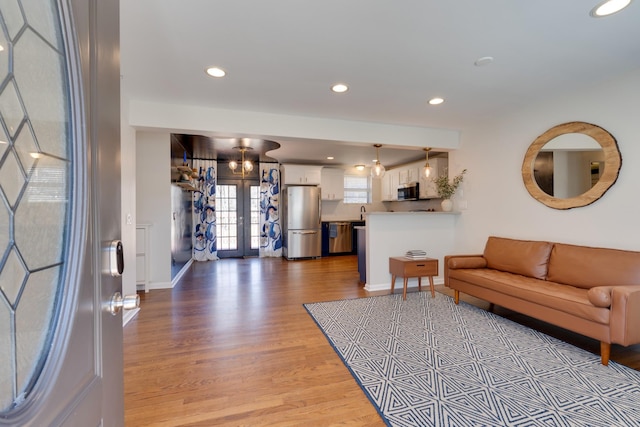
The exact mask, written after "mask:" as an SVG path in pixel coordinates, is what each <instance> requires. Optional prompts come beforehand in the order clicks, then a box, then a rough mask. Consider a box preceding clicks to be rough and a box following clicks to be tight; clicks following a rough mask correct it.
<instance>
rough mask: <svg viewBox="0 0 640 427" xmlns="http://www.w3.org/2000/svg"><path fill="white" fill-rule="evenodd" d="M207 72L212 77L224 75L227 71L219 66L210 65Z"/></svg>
mask: <svg viewBox="0 0 640 427" xmlns="http://www.w3.org/2000/svg"><path fill="white" fill-rule="evenodd" d="M207 74H208V75H210V76H211V77H224V76H225V75H226V74H227V73H226V72H225V71H224V70H223V69H222V68H218V67H209V68H207Z"/></svg>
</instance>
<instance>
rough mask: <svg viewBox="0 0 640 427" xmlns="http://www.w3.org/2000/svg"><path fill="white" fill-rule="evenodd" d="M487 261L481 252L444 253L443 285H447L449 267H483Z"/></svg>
mask: <svg viewBox="0 0 640 427" xmlns="http://www.w3.org/2000/svg"><path fill="white" fill-rule="evenodd" d="M486 266H487V261H486V260H485V259H484V257H483V256H482V254H469V255H445V257H444V285H445V286H447V287H449V269H457V268H485V267H486Z"/></svg>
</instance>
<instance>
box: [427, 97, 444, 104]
mask: <svg viewBox="0 0 640 427" xmlns="http://www.w3.org/2000/svg"><path fill="white" fill-rule="evenodd" d="M443 102H444V99H443V98H431V99H430V100H429V104H431V105H440V104H442V103H443Z"/></svg>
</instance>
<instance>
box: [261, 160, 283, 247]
mask: <svg viewBox="0 0 640 427" xmlns="http://www.w3.org/2000/svg"><path fill="white" fill-rule="evenodd" d="M281 256H282V228H281V226H280V170H279V168H278V164H277V163H261V164H260V257H281Z"/></svg>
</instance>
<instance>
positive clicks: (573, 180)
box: [522, 122, 622, 209]
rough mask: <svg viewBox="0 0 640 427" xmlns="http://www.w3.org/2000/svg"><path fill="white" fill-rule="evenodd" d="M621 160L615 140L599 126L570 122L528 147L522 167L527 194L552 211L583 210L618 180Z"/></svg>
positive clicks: (539, 138) (537, 139) (541, 136)
mask: <svg viewBox="0 0 640 427" xmlns="http://www.w3.org/2000/svg"><path fill="white" fill-rule="evenodd" d="M621 164H622V157H621V156H620V151H619V150H618V144H617V143H616V140H615V138H614V137H613V136H612V135H611V134H610V133H609V132H607V131H606V130H604V129H602V128H601V127H599V126H596V125H592V124H590V123H584V122H570V123H564V124H561V125H558V126H555V127H553V128H551V129H549V130H548V131H546V132H545V133H543V134H542V135H540V136H539V137H538V138H536V140H535V141H534V142H533V143H532V144H531V146H530V147H529V150H527V154H526V155H525V158H524V162H523V163H522V178H523V180H524V184H525V187H526V188H527V191H529V194H531V196H533V197H534V198H535V199H536V200H538V201H539V202H540V203H543V204H545V205H546V206H549V207H551V208H554V209H571V208H576V207H580V206H586V205H588V204H591V203H593V202H595V201H596V200H598V199H599V198H600V197H602V195H603V194H604V193H605V192H606V191H607V190H608V189H609V187H611V186H612V185H613V183H614V182H615V181H616V180H617V179H618V172H619V171H620V165H621Z"/></svg>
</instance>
